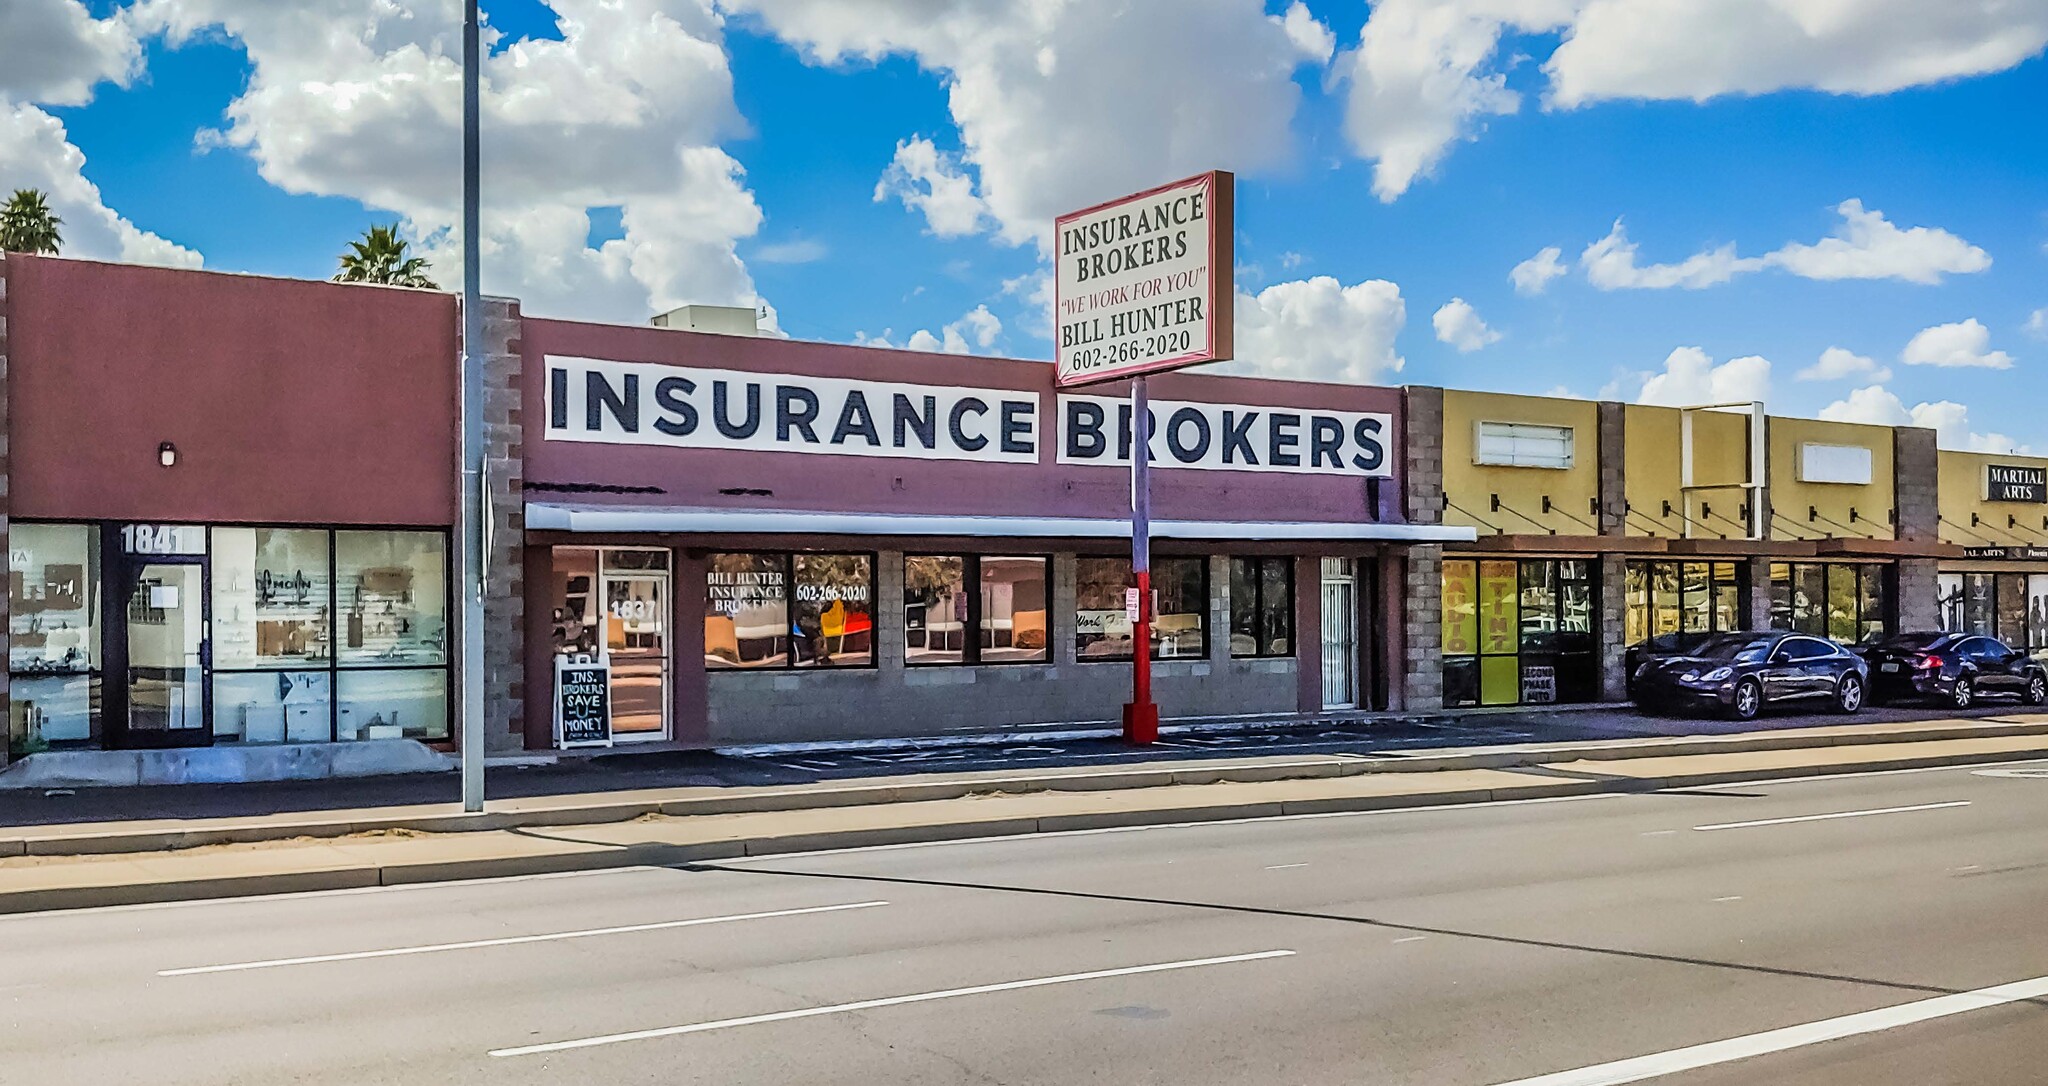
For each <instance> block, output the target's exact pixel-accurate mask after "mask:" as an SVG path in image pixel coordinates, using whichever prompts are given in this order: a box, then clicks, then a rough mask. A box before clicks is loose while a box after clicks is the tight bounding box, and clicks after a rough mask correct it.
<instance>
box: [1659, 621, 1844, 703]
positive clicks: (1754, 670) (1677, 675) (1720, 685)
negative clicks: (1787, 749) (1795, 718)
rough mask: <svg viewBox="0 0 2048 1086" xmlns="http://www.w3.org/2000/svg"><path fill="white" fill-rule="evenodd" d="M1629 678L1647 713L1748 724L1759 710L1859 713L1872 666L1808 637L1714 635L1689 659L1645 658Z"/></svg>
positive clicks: (1830, 642) (1837, 648)
mask: <svg viewBox="0 0 2048 1086" xmlns="http://www.w3.org/2000/svg"><path fill="white" fill-rule="evenodd" d="M1639 669H1640V673H1639V674H1637V675H1635V676H1633V684H1632V686H1633V697H1634V699H1635V702H1636V704H1637V705H1639V706H1642V707H1643V708H1646V709H1679V710H1686V709H1690V710H1709V711H1714V712H1719V713H1722V714H1724V715H1727V716H1730V717H1733V718H1734V719H1736V720H1751V719H1754V718H1755V717H1756V715H1757V714H1758V713H1760V712H1762V711H1763V708H1764V706H1766V705H1774V704H1778V703H1782V702H1812V701H1825V702H1826V703H1827V704H1828V705H1830V706H1831V707H1833V708H1834V709H1835V711H1837V712H1842V713H1853V712H1856V711H1857V710H1859V709H1861V708H1863V702H1864V696H1865V695H1866V694H1867V693H1868V692H1869V689H1870V673H1869V665H1868V664H1866V663H1865V662H1864V660H1863V658H1862V657H1861V656H1858V655H1856V654H1855V653H1853V652H1850V651H1849V650H1848V649H1846V648H1844V647H1842V646H1840V645H1837V644H1835V643H1834V642H1832V641H1823V640H1821V639H1820V638H1818V637H1810V636H1807V635H1806V634H1796V633H1785V632H1782V631H1771V632H1766V633H1727V634H1716V635H1714V637H1713V638H1711V639H1709V640H1708V641H1706V642H1704V643H1702V644H1700V645H1699V646H1698V647H1696V648H1695V649H1694V650H1693V651H1692V653H1691V654H1690V655H1687V656H1674V657H1669V658H1665V659H1661V660H1650V661H1648V662H1646V663H1643V664H1641V665H1639Z"/></svg>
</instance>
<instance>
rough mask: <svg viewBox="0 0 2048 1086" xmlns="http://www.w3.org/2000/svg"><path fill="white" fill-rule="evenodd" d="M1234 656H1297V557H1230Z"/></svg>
mask: <svg viewBox="0 0 2048 1086" xmlns="http://www.w3.org/2000/svg"><path fill="white" fill-rule="evenodd" d="M1230 655H1232V656H1240V657H1245V656H1292V655H1294V559H1292V558H1289V557H1286V556H1284V555H1270V556H1265V557H1258V558H1232V559H1231V560H1230Z"/></svg>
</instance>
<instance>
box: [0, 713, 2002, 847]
mask: <svg viewBox="0 0 2048 1086" xmlns="http://www.w3.org/2000/svg"><path fill="white" fill-rule="evenodd" d="M2026 712H2027V710H2026V708H2025V707H2024V706H2017V705H2011V704H2004V705H1999V704H1987V705H1984V706H1981V707H1979V708H1976V709H1971V710H1969V711H1966V712H1962V713H1957V712H1954V711H1950V710H1944V709H1939V708H1934V707H1930V706H1905V705H1902V706H1887V707H1882V708H1875V709H1869V710H1866V711H1865V712H1863V713H1861V714H1858V715H1857V716H1855V717H1841V716H1837V715H1834V714H1832V713H1814V712H1796V713H1795V712H1785V711H1774V712H1772V713H1770V714H1769V715H1767V716H1765V717H1763V718H1762V719H1760V720H1753V721H1747V722H1736V721H1729V720H1721V719H1719V718H1714V717H1704V718H1702V717H1680V716H1653V715H1649V714H1644V713H1638V712H1636V711H1634V710H1632V709H1626V708H1600V709H1580V710H1573V711H1564V712H1560V711H1554V710H1541V709H1530V710H1525V711H1520V712H1510V713H1498V714H1496V713H1484V714H1474V715H1465V716H1447V717H1442V718H1438V719H1435V720H1423V721H1388V720H1369V721H1357V722H1351V723H1324V724H1311V725H1302V726H1298V727H1289V728H1241V729H1236V730H1227V731H1210V732H1202V733H1177V734H1168V735H1167V736H1165V737H1164V738H1162V739H1161V740H1160V741H1159V742H1158V743H1157V744H1155V745H1153V746H1149V747H1133V746H1131V745H1129V744H1127V743H1124V742H1123V741H1122V740H1120V739H1109V738H1093V739H1059V738H1048V737H1046V736H1044V735H1043V734H1038V735H1033V734H1030V732H1031V730H1030V729H1025V730H1022V731H1020V732H1019V733H1018V736H1017V738H1016V739H1015V741H1013V742H1004V743H971V744H970V743H961V742H926V743H922V744H917V743H910V744H905V745H903V746H899V747H891V748H882V749H842V750H832V751H818V750H774V749H768V748H757V749H753V750H750V751H748V752H745V753H733V752H731V751H727V752H716V751H702V750H693V751H635V752H632V753H625V754H610V755H602V756H597V757H578V758H571V759H567V760H565V761H563V762H562V763H561V764H559V765H552V766H531V767H511V766H506V767H499V768H495V769H492V770H491V771H490V772H489V773H488V774H487V775H486V784H487V787H488V790H489V795H490V796H491V798H493V799H511V798H515V797H527V796H555V795H568V794H575V793H584V792H608V791H621V790H627V789H644V788H678V787H719V786H770V785H793V784H810V783H815V782H818V781H827V780H859V779H862V778H865V777H876V776H899V775H904V774H915V773H971V772H1010V771H1015V770H1020V769H1054V768H1083V767H1091V766H1106V765H1143V764H1146V763H1149V762H1158V761H1164V760H1175V761H1180V760H1187V759H1196V758H1245V757H1262V756H1272V757H1289V756H1308V755H1329V754H1362V755H1371V754H1390V753H1393V754H1398V753H1405V752H1410V751H1415V750H1425V749H1449V748H1457V747H1475V746H1494V745H1500V744H1509V743H1532V742H1542V743H1564V742H1578V741H1598V740H1609V739H1634V738H1641V737H1645V736H1659V735H1669V736H1682V735H1721V734H1728V733H1731V732H1753V731H1769V730H1774V729H1783V728H1814V727H1834V726H1840V725H1843V724H1850V723H1860V724H1878V723H1889V722H1899V721H1913V720H1946V719H1955V718H1958V717H1964V718H1977V719H1992V720H1996V719H2000V718H2004V717H2007V716H2011V715H2014V714H2021V713H2026ZM460 794H461V787H460V782H459V781H458V779H457V776H456V775H455V774H452V773H423V774H413V775H410V776H402V777H372V778H355V779H339V780H317V781H270V782H262V783H250V784H214V785H208V786H206V787H204V788H193V787H190V786H188V785H166V786H161V787H149V788H78V789H59V790H56V791H55V792H52V793H46V792H45V791H43V790H35V789H0V826H35V825H55V824H67V823H68V824H76V823H82V822H113V821H123V820H129V819H150V818H228V817H236V816H247V815H261V814H270V813H273V812H276V811H323V810H335V809H354V808H363V807H381V806H398V805H406V804H422V803H447V802H453V801H454V800H455V799H457V798H458V797H459V795H460Z"/></svg>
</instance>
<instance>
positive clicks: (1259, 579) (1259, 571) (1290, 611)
mask: <svg viewBox="0 0 2048 1086" xmlns="http://www.w3.org/2000/svg"><path fill="white" fill-rule="evenodd" d="M1239 562H1244V563H1246V564H1248V565H1249V566H1250V567H1251V575H1250V576H1249V577H1247V578H1246V580H1247V581H1248V582H1250V584H1251V588H1252V626H1253V628H1254V629H1253V633H1252V646H1253V648H1252V651H1251V652H1239V651H1237V640H1236V638H1237V615H1236V613H1235V612H1234V611H1233V612H1232V614H1231V616H1230V629H1229V630H1227V631H1225V633H1226V635H1227V636H1228V637H1230V638H1231V642H1230V658H1231V659H1233V660H1292V659H1294V657H1295V652H1296V649H1297V648H1298V647H1299V646H1300V644H1301V636H1300V630H1299V629H1298V627H1299V626H1300V623H1299V622H1298V621H1296V619H1297V617H1298V616H1297V612H1296V606H1295V601H1296V598H1297V597H1296V596H1295V592H1296V591H1297V586H1296V584H1295V576H1294V556H1293V555H1291V554H1233V555H1231V556H1230V588H1229V595H1230V603H1231V605H1232V606H1233V608H1234V607H1235V605H1236V603H1237V598H1236V593H1237V570H1238V563H1239ZM1268 563H1271V564H1273V565H1277V566H1279V567H1280V568H1281V569H1282V570H1283V571H1285V573H1286V577H1287V601H1286V606H1285V610H1284V613H1285V614H1286V615H1287V651H1286V652H1271V651H1268V650H1267V649H1266V647H1265V646H1266V645H1267V644H1268V643H1269V641H1270V638H1267V637H1263V636H1261V634H1264V633H1270V632H1271V631H1270V629H1269V628H1267V620H1268V614H1267V610H1266V602H1267V601H1266V566H1267V564H1268Z"/></svg>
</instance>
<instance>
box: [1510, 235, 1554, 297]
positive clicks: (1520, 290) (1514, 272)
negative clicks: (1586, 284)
mask: <svg viewBox="0 0 2048 1086" xmlns="http://www.w3.org/2000/svg"><path fill="white" fill-rule="evenodd" d="M1562 255H1564V250H1562V249H1560V248H1558V247H1557V246H1555V245H1549V246H1545V247H1544V248H1542V249H1540V250H1538V251H1537V253H1536V255H1535V256H1532V257H1530V258H1529V259H1527V260H1524V261H1522V262H1521V263H1520V264H1517V265H1515V266H1514V267H1513V268H1511V269H1509V271H1508V282H1510V283H1513V284H1514V285H1515V293H1517V294H1541V293H1543V291H1544V288H1546V287H1548V286H1549V285H1550V281H1551V280H1552V279H1555V278H1557V277H1558V276H1561V275H1564V274H1565V273H1566V271H1567V269H1566V268H1565V266H1564V262H1563V261H1561V260H1559V259H1558V257H1560V256H1562Z"/></svg>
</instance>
